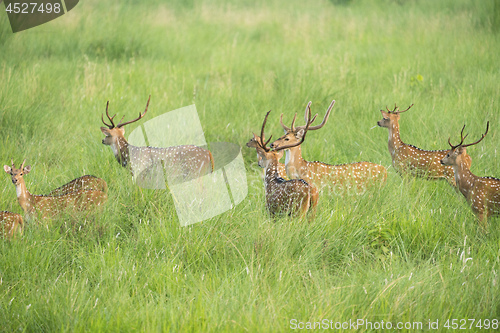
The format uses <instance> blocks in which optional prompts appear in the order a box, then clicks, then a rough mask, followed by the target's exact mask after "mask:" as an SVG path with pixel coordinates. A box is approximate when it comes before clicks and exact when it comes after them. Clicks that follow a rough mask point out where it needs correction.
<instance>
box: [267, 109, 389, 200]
mask: <svg viewBox="0 0 500 333" xmlns="http://www.w3.org/2000/svg"><path fill="white" fill-rule="evenodd" d="M334 104H335V101H332V103H331V104H330V106H329V107H328V110H327V111H326V114H325V117H324V118H323V121H322V122H321V124H319V125H316V126H311V124H312V123H313V122H314V120H315V119H316V116H314V117H313V118H311V116H310V114H311V112H310V111H311V102H309V103H308V104H307V107H306V114H305V116H304V119H305V122H306V125H304V126H295V120H296V118H297V114H295V116H294V117H293V120H292V124H291V126H290V127H288V126H285V124H283V114H281V117H280V123H281V127H283V129H284V130H285V135H284V136H282V137H281V138H279V139H278V140H276V141H274V142H273V143H272V144H271V148H274V149H282V147H283V145H291V147H289V148H287V151H286V159H285V168H286V173H287V175H288V177H289V178H290V179H294V178H301V179H304V180H305V181H306V182H308V183H309V184H313V185H314V186H316V187H317V188H318V189H320V190H323V189H325V188H328V189H329V190H331V191H333V192H334V193H336V194H347V193H355V194H360V193H363V192H364V191H365V190H366V189H367V188H368V187H370V186H374V185H378V186H380V185H382V184H383V183H384V182H385V180H386V178H387V170H386V169H385V167H383V166H382V165H379V164H375V163H371V162H357V163H347V164H340V165H331V164H326V163H323V162H318V161H314V162H309V161H306V160H304V158H303V157H302V149H301V145H300V144H298V142H301V143H302V142H303V141H304V140H303V136H304V133H305V128H306V127H307V126H309V131H314V130H318V129H320V128H322V127H323V126H324V125H325V124H326V122H327V121H328V117H329V116H330V112H331V110H332V108H333V106H334Z"/></svg>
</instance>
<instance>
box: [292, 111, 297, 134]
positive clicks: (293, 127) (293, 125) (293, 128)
mask: <svg viewBox="0 0 500 333" xmlns="http://www.w3.org/2000/svg"><path fill="white" fill-rule="evenodd" d="M295 119H297V113H295V115H294V116H293V120H292V126H291V129H292V131H293V132H295Z"/></svg>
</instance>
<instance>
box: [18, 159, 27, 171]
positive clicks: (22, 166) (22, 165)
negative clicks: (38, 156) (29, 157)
mask: <svg viewBox="0 0 500 333" xmlns="http://www.w3.org/2000/svg"><path fill="white" fill-rule="evenodd" d="M24 163H26V159H24V161H23V164H21V167H20V168H19V169H21V170H22V169H23V168H24Z"/></svg>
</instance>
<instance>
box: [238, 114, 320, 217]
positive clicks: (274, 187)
mask: <svg viewBox="0 0 500 333" xmlns="http://www.w3.org/2000/svg"><path fill="white" fill-rule="evenodd" d="M270 112H271V111H269V112H267V114H266V117H265V118H264V122H263V124H262V129H261V133H260V137H259V136H256V135H255V134H254V138H255V139H256V140H255V141H254V142H253V141H252V140H250V142H248V143H247V147H254V143H256V145H257V147H255V148H256V149H257V153H258V154H259V157H260V158H259V159H258V164H259V166H260V167H261V168H264V169H265V178H264V186H265V192H266V207H267V210H268V211H269V214H270V215H271V216H272V217H274V216H276V215H278V214H285V215H290V216H299V217H300V218H303V217H305V216H306V214H307V212H308V211H309V210H311V211H312V214H313V215H314V212H315V210H316V206H317V204H318V197H319V195H318V189H317V188H316V187H314V186H312V185H310V184H308V183H307V182H306V181H304V180H303V179H292V180H285V179H283V178H282V177H280V175H279V172H278V160H279V159H280V158H281V157H282V156H283V149H286V148H287V147H290V146H283V147H282V148H281V149H277V150H270V149H269V148H268V147H267V144H268V143H269V141H270V140H271V137H272V136H271V137H269V139H268V140H267V141H265V139H264V129H265V126H266V122H267V117H268V116H269V113H270ZM306 132H307V128H306V129H305V133H306ZM304 137H305V135H304ZM298 144H300V143H298Z"/></svg>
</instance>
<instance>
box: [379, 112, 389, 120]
mask: <svg viewBox="0 0 500 333" xmlns="http://www.w3.org/2000/svg"><path fill="white" fill-rule="evenodd" d="M380 113H382V117H384V118H389V114H388V113H387V112H386V111H384V110H380Z"/></svg>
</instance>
